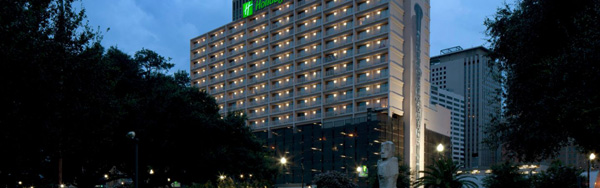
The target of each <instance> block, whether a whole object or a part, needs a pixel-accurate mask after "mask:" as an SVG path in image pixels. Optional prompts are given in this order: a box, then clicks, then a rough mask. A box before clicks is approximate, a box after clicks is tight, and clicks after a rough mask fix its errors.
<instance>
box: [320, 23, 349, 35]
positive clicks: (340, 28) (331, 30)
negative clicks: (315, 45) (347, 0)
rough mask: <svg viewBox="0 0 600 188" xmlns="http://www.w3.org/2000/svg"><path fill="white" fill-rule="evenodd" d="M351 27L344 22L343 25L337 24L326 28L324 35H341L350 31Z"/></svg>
mask: <svg viewBox="0 0 600 188" xmlns="http://www.w3.org/2000/svg"><path fill="white" fill-rule="evenodd" d="M353 27H354V26H353V23H352V22H345V23H342V24H338V25H335V26H333V27H330V28H328V29H327V31H325V35H326V36H330V35H335V34H338V33H342V32H344V31H348V30H351V29H352V28H353Z"/></svg>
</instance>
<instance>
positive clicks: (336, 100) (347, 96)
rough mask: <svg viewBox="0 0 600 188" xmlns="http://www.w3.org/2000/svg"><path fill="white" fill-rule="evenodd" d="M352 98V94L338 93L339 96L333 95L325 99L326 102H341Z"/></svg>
mask: <svg viewBox="0 0 600 188" xmlns="http://www.w3.org/2000/svg"><path fill="white" fill-rule="evenodd" d="M350 99H352V94H346V95H338V96H336V97H333V98H326V99H325V104H329V103H334V102H339V101H344V100H350Z"/></svg>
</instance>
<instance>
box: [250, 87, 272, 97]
mask: <svg viewBox="0 0 600 188" xmlns="http://www.w3.org/2000/svg"><path fill="white" fill-rule="evenodd" d="M267 91H269V86H265V87H262V86H260V87H258V89H256V88H254V89H250V92H248V93H250V95H256V94H260V93H266V92H267Z"/></svg>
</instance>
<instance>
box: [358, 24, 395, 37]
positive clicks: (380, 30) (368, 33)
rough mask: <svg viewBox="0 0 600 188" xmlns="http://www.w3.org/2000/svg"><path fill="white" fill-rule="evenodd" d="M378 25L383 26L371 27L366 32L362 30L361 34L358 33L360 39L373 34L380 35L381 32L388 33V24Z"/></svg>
mask: <svg viewBox="0 0 600 188" xmlns="http://www.w3.org/2000/svg"><path fill="white" fill-rule="evenodd" d="M378 27H381V28H380V29H370V30H369V32H366V31H365V32H361V33H360V34H358V40H361V39H365V38H368V37H372V36H375V35H379V34H382V33H386V32H388V30H389V29H388V25H384V26H378Z"/></svg>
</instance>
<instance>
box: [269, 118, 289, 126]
mask: <svg viewBox="0 0 600 188" xmlns="http://www.w3.org/2000/svg"><path fill="white" fill-rule="evenodd" d="M293 122H294V120H293V118H292V117H290V118H288V119H285V118H281V120H274V121H271V126H275V125H283V124H288V123H293Z"/></svg>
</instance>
